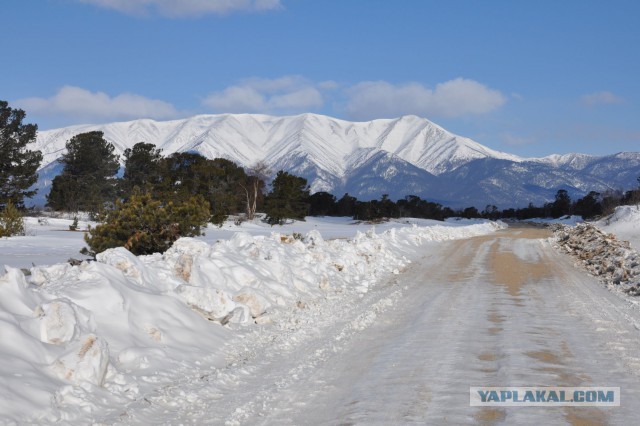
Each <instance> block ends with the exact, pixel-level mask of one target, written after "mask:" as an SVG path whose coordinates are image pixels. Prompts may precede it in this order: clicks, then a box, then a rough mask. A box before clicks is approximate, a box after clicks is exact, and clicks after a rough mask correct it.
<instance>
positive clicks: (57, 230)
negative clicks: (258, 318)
mask: <svg viewBox="0 0 640 426" xmlns="http://www.w3.org/2000/svg"><path fill="white" fill-rule="evenodd" d="M481 222H482V221H478V220H466V219H457V218H451V219H449V220H448V221H447V223H446V224H447V226H465V225H472V224H475V223H481ZM72 223H73V218H72V216H71V215H66V216H63V217H59V218H51V217H49V218H46V217H40V218H35V217H27V218H26V219H25V226H26V234H27V235H26V236H24V237H11V238H0V266H2V265H9V266H13V267H15V268H31V267H32V266H44V265H53V264H56V263H61V262H66V261H67V260H69V259H70V258H74V259H86V256H83V255H81V254H80V250H81V249H82V248H83V247H85V246H86V244H85V242H84V233H83V232H82V231H83V230H86V229H87V226H88V225H91V226H95V225H96V223H95V222H92V221H90V220H88V218H87V215H86V214H82V215H81V220H79V222H78V228H77V230H76V231H70V230H69V226H70V225H71V224H72ZM414 224H415V225H418V226H436V225H444V223H442V222H439V221H435V220H428V219H413V218H402V219H393V220H391V221H388V222H384V223H379V224H371V223H365V222H358V221H354V220H352V219H351V218H348V217H321V218H318V217H308V218H307V219H306V221H292V222H291V223H287V224H285V225H283V226H270V225H268V224H266V223H264V222H262V221H261V220H255V221H253V222H244V223H242V224H241V225H239V226H238V225H235V224H234V220H233V219H229V220H227V221H226V222H225V223H224V224H223V225H222V227H218V226H214V225H209V226H208V227H207V228H206V229H205V235H203V236H200V237H197V239H198V240H202V241H205V242H207V243H209V244H214V243H215V242H216V241H221V240H227V239H229V238H231V237H233V236H234V235H235V234H236V233H237V232H246V233H248V234H250V235H253V236H259V235H261V236H269V235H271V233H273V232H277V233H281V234H285V235H293V234H294V233H299V234H302V235H305V234H307V233H308V232H309V231H312V230H317V231H319V232H320V233H321V234H322V236H323V238H325V239H327V240H330V239H336V238H353V237H354V236H355V235H356V233H357V232H367V231H369V230H375V231H376V232H378V233H380V232H383V231H386V230H389V229H392V228H405V227H411V226H413V225H414ZM34 237H36V238H34Z"/></svg>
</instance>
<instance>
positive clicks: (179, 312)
mask: <svg viewBox="0 0 640 426" xmlns="http://www.w3.org/2000/svg"><path fill="white" fill-rule="evenodd" d="M65 220H66V219H49V221H48V223H38V222H37V221H36V220H35V219H34V220H32V221H30V222H29V223H28V233H29V234H30V235H29V236H26V237H13V238H7V239H2V240H0V243H1V245H0V262H3V263H4V264H5V265H7V266H5V268H4V269H5V272H4V275H2V276H0V336H2V339H0V358H1V359H2V360H3V362H2V363H1V364H0V378H1V379H0V383H2V387H0V422H1V423H11V422H16V423H25V422H52V421H63V422H74V423H87V422H88V423H90V422H91V421H93V420H95V419H107V421H109V422H117V421H119V420H120V421H124V422H126V421H127V419H126V418H119V417H118V416H119V415H120V414H119V413H121V407H122V406H127V405H130V404H134V403H135V404H146V403H149V404H150V402H149V401H150V400H151V399H153V398H152V393H153V392H155V391H157V390H158V389H164V390H165V391H167V392H169V393H171V392H172V391H171V387H172V386H175V384H176V383H178V382H179V380H191V379H196V378H195V377H193V375H194V374H197V375H200V376H201V375H202V374H203V373H202V372H203V371H208V372H209V373H208V374H212V375H213V374H218V373H221V371H222V370H220V367H221V366H224V365H225V362H226V361H225V359H227V358H228V356H229V354H233V357H234V359H235V360H236V361H235V362H241V360H242V358H243V354H242V351H241V350H239V349H238V342H239V341H238V336H239V335H246V336H253V338H259V336H260V335H262V334H261V333H260V331H261V330H269V331H270V332H271V334H269V336H271V337H270V338H277V336H280V343H279V344H280V345H284V346H286V345H287V344H289V343H292V342H287V339H286V336H287V332H288V331H290V330H295V329H297V328H300V327H307V328H310V329H313V327H314V324H315V323H314V322H311V323H310V322H309V321H311V320H310V318H313V317H312V316H308V315H306V312H307V311H314V312H318V311H321V312H322V313H323V315H322V319H323V321H331V319H332V318H340V317H341V316H342V315H345V313H346V312H354V311H356V312H358V309H359V308H358V303H359V301H360V300H362V299H363V298H365V297H366V296H367V295H368V294H369V293H370V292H371V290H372V289H375V288H376V285H377V284H378V283H380V281H381V280H382V279H383V278H384V277H388V276H392V274H398V273H399V272H400V271H401V270H402V268H404V267H406V266H407V265H408V264H409V263H410V259H411V258H413V257H414V256H415V255H416V251H417V250H418V248H419V247H420V246H424V245H425V244H433V242H436V241H444V240H450V239H458V238H465V237H470V236H475V235H482V234H487V233H491V232H493V231H495V230H496V229H499V228H500V227H502V225H501V224H495V223H489V222H483V223H480V222H470V221H453V222H450V223H442V222H434V221H420V220H418V221H416V220H400V221H394V222H389V223H386V224H381V225H376V226H375V227H374V226H371V225H367V224H351V223H350V222H351V221H349V220H346V219H310V220H308V221H307V222H302V223H301V222H296V223H293V224H291V225H287V226H285V227H282V228H280V227H274V228H271V227H268V226H265V225H263V224H260V223H245V224H243V225H242V227H241V228H240V231H243V232H239V233H238V232H235V231H237V230H238V228H237V227H235V226H234V225H232V224H230V223H229V224H225V226H224V227H222V228H220V229H218V228H211V229H208V230H207V235H206V236H205V237H203V238H201V239H193V238H184V239H181V240H179V241H178V242H177V243H176V244H174V246H173V247H172V248H171V249H170V250H169V251H167V252H166V253H165V254H163V255H160V254H155V255H151V256H141V257H135V256H133V255H131V254H130V253H129V252H128V251H126V250H125V249H122V248H119V249H112V250H108V251H106V252H104V253H102V254H100V255H98V261H97V262H85V263H82V264H81V265H79V266H71V265H69V264H68V263H60V262H61V261H65V260H66V259H67V258H68V257H76V258H77V257H79V255H77V254H76V253H77V250H79V248H80V247H82V246H83V241H82V233H81V232H71V231H69V230H68V225H69V224H70V223H71V220H66V222H65ZM417 225H420V226H417ZM80 227H81V228H82V229H84V228H85V227H86V223H80ZM245 231H249V232H245ZM363 231H364V232H363ZM294 232H295V233H299V234H301V235H300V236H303V238H300V236H297V238H296V237H294V236H293V233H294ZM24 258H26V259H24ZM23 260H24V261H26V262H27V264H25V263H21V262H23ZM32 262H33V263H35V264H36V265H37V266H32V267H31V268H30V270H29V274H28V275H26V276H25V274H23V272H22V271H21V270H20V269H18V268H25V267H28V266H29V265H31V263H32ZM46 265H50V266H46ZM0 272H2V271H1V270H0ZM390 297H391V296H390ZM389 303H390V302H389ZM374 305H375V304H374ZM383 305H384V303H383ZM376 306H377V305H376ZM381 306H382V305H381ZM375 309H377V308H374V309H373V313H372V311H368V312H362V314H361V315H360V314H358V318H360V319H359V320H358V321H357V322H356V323H355V325H354V327H355V328H357V327H359V324H366V323H367V322H370V321H372V318H373V317H371V315H373V314H374V313H375ZM374 317H375V316H374ZM317 320H318V317H316V318H315V319H313V321H317ZM246 330H252V332H251V333H249V334H246ZM274 330H275V332H274ZM240 331H243V333H245V334H243V333H239V332H240ZM256 333H257V334H256ZM233 336H235V338H234V337H233ZM273 336H276V337H273ZM217 377H218V379H219V380H222V381H224V373H223V372H222V373H221V374H218V376H217ZM200 379H202V377H200ZM176 392H177V395H176V400H178V399H179V398H178V397H179V394H180V390H179V389H176ZM187 399H188V398H187ZM183 402H185V403H186V402H193V401H188V400H187V401H183ZM169 403H171V402H170V401H169ZM138 420H139V421H140V419H138ZM158 420H162V419H158Z"/></svg>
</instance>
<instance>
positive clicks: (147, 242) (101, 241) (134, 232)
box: [82, 193, 211, 255]
mask: <svg viewBox="0 0 640 426" xmlns="http://www.w3.org/2000/svg"><path fill="white" fill-rule="evenodd" d="M210 216H211V213H210V211H209V203H208V202H207V201H206V200H205V199H204V198H203V197H202V196H195V197H192V198H190V199H188V200H186V201H183V202H181V203H176V204H174V203H172V202H167V203H163V202H161V201H158V200H154V199H153V198H151V195H150V194H148V193H145V194H142V193H134V194H133V195H132V196H131V198H129V200H127V201H123V202H121V201H119V202H117V203H116V207H115V209H114V210H112V211H110V212H108V213H107V214H106V217H105V219H104V223H102V224H100V225H97V226H96V227H95V228H93V229H91V228H90V229H89V232H88V233H87V234H86V235H85V241H86V242H87V244H88V245H89V248H90V249H91V250H87V249H86V248H85V249H83V251H82V253H84V254H88V255H95V254H96V253H100V252H102V251H104V250H106V249H109V248H113V247H124V248H126V249H127V250H129V251H130V252H132V253H133V254H135V255H141V254H152V253H158V252H159V253H163V252H165V251H166V250H167V249H168V248H169V247H171V245H172V244H173V242H174V241H176V240H177V239H178V238H180V237H193V236H197V235H201V234H202V233H201V228H202V227H204V226H206V224H207V221H208V220H209V218H210Z"/></svg>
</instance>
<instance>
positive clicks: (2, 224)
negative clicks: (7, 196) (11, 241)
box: [0, 201, 25, 237]
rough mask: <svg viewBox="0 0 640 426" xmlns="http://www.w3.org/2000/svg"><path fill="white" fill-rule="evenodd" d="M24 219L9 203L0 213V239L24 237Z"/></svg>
mask: <svg viewBox="0 0 640 426" xmlns="http://www.w3.org/2000/svg"><path fill="white" fill-rule="evenodd" d="M24 233H25V232H24V218H23V217H22V214H21V213H20V211H19V210H18V209H17V208H16V207H15V206H14V205H13V203H12V202H11V201H9V202H8V203H7V204H6V206H5V207H4V210H2V212H1V213H0V237H11V236H14V235H24Z"/></svg>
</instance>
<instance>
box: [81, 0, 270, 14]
mask: <svg viewBox="0 0 640 426" xmlns="http://www.w3.org/2000/svg"><path fill="white" fill-rule="evenodd" d="M76 1H79V2H80V3H86V4H92V5H95V6H98V7H102V8H105V9H112V10H116V11H118V12H121V13H125V14H128V15H153V14H158V15H161V16H165V17H169V18H184V17H197V16H202V15H208V14H217V15H224V14H228V13H233V12H259V11H267V10H273V9H279V8H281V7H282V5H281V2H280V0H76Z"/></svg>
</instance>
